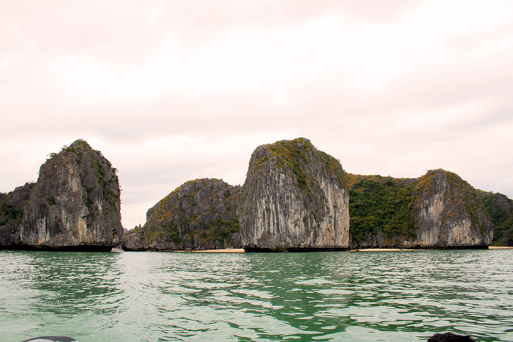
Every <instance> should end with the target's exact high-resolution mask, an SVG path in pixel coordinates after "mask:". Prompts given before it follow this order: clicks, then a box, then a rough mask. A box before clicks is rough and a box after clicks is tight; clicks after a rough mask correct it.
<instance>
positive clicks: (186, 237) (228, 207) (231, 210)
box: [123, 178, 242, 250]
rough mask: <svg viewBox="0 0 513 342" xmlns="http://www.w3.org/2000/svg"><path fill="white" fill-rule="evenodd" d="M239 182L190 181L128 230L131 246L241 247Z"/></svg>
mask: <svg viewBox="0 0 513 342" xmlns="http://www.w3.org/2000/svg"><path fill="white" fill-rule="evenodd" d="M239 197H240V186H231V185H229V184H227V183H225V182H223V181H222V180H219V179H209V178H203V179H197V180H194V181H189V182H186V183H184V184H182V185H181V186H179V187H178V188H177V189H175V190H174V191H173V192H171V193H170V194H169V195H167V196H166V197H164V198H163V199H162V200H161V201H159V202H158V203H157V204H156V205H155V206H153V207H152V208H150V209H149V210H148V212H147V214H146V223H145V225H144V226H143V227H138V228H136V229H134V230H132V231H130V232H129V233H127V234H125V237H124V240H123V243H124V245H125V249H128V250H147V249H152V250H175V249H219V248H241V247H242V245H241V239H240V234H239V219H238V218H237V210H238V207H239Z"/></svg>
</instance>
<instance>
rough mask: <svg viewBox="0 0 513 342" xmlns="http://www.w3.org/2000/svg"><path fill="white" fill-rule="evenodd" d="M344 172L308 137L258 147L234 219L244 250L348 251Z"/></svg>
mask: <svg viewBox="0 0 513 342" xmlns="http://www.w3.org/2000/svg"><path fill="white" fill-rule="evenodd" d="M348 202H349V194H348V191H347V186H346V182H345V176H344V170H343V169H342V166H341V165H340V162H339V161H338V160H337V159H335V158H333V157H332V156H330V155H328V154H326V153H324V152H321V151H318V150H317V149H316V148H315V147H314V146H313V145H312V143H311V142H310V141H309V140H308V139H304V138H298V139H295V140H283V141H278V142H276V143H274V144H268V145H262V146H259V147H258V148H257V149H256V150H255V151H254V152H253V154H252V156H251V160H250V162H249V169H248V173H247V177H246V181H245V183H244V186H243V188H242V193H241V207H240V209H239V220H240V229H241V237H242V241H243V244H244V248H245V249H246V250H248V251H259V250H261V251H266V250H267V251H286V250H289V251H294V250H343V249H347V248H348V247H349V210H348V209H349V206H348Z"/></svg>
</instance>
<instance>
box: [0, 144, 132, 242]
mask: <svg viewBox="0 0 513 342" xmlns="http://www.w3.org/2000/svg"><path fill="white" fill-rule="evenodd" d="M0 199H1V198H0ZM22 202H23V203H22ZM10 203H13V204H10ZM10 205H11V207H9V206H10ZM16 205H18V206H16ZM2 208H6V210H7V211H8V212H9V219H8V220H7V221H6V222H5V224H4V225H0V231H1V232H2V245H3V246H5V247H4V248H7V246H9V248H12V247H17V248H35V249H65V250H109V249H110V248H111V247H113V246H115V245H117V244H119V243H120V242H121V238H122V236H123V228H122V226H121V215H120V189H119V180H118V176H117V175H116V169H115V168H113V167H112V165H111V163H110V162H109V161H108V160H107V159H106V158H105V157H104V156H103V155H102V154H101V152H99V151H95V150H93V149H92V148H91V147H90V146H89V145H88V144H87V142H85V141H83V140H77V141H75V142H74V143H73V144H71V145H70V146H69V147H64V148H63V149H62V151H61V152H60V153H58V154H55V153H52V154H51V155H50V158H49V159H48V160H47V161H46V163H45V164H43V165H42V166H41V168H40V171H39V179H38V181H37V183H35V184H26V185H25V186H24V187H21V188H17V189H16V190H15V191H13V192H12V194H8V195H7V197H6V200H5V201H4V204H2ZM3 212H5V211H4V210H3ZM4 216H5V215H4ZM4 220H5V218H4ZM0 223H4V221H2V222H0ZM9 231H10V234H11V235H9ZM7 240H10V241H12V244H10V245H9V244H8V243H4V241H5V242H8V241H7Z"/></svg>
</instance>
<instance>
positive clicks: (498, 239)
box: [479, 191, 513, 246]
mask: <svg viewBox="0 0 513 342" xmlns="http://www.w3.org/2000/svg"><path fill="white" fill-rule="evenodd" d="M479 194H480V196H481V199H482V200H483V204H484V206H485V208H486V211H487V212H488V215H489V216H490V219H491V220H492V225H493V245H496V246H513V200H511V199H509V198H508V197H506V196H505V195H503V194H500V193H492V192H484V191H480V192H479Z"/></svg>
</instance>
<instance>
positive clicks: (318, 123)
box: [0, 0, 513, 229]
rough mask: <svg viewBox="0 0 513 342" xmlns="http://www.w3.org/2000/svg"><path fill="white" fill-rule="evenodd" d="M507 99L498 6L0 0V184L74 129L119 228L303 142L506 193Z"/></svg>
mask: <svg viewBox="0 0 513 342" xmlns="http://www.w3.org/2000/svg"><path fill="white" fill-rule="evenodd" d="M512 94H513V2H511V1H499V0H489V1H474V0H462V1H454V0H443V1H439V0H430V1H410V0H387V1H378V0H375V1H369V0H337V1H332V0H324V1H303V0H272V1H271V0H258V1H255V0H244V1H239V0H223V1H217V0H186V1H185V0H184V1H173V0H169V1H154V0H144V1H138V0H130V1H129V0H122V1H118V0H111V1H104V0H101V1H97V0H87V1H85V0H80V1H76V0H45V1H35V0H34V1H28V0H17V1H11V0H0V115H1V123H2V125H1V131H2V133H1V134H0V160H2V167H1V168H0V192H9V191H12V190H13V189H14V188H15V187H17V186H20V185H23V184H24V183H25V182H27V181H36V180H37V177H38V171H39V167H40V166H41V164H43V163H44V162H45V161H46V159H47V158H48V155H49V154H50V153H51V152H59V151H60V150H61V149H62V147H63V146H65V145H70V144H71V143H72V142H73V141H75V140H76V139H85V140H86V141H87V142H88V143H89V144H90V145H91V146H92V147H93V148H94V149H97V150H100V151H102V153H103V154H104V156H105V157H106V158H107V159H109V160H110V161H111V163H112V164H113V166H114V167H116V168H117V169H118V170H119V173H118V175H119V178H120V184H121V187H122V194H121V201H122V204H121V208H122V223H123V226H124V227H125V228H129V229H130V228H133V227H134V226H135V225H138V224H144V222H145V219H146V217H145V215H146V211H147V210H148V209H149V208H150V207H152V206H153V205H155V204H156V203H157V202H158V201H159V200H160V199H162V198H163V197H164V196H165V195H167V194H169V193H170V192H171V191H173V190H174V189H175V188H176V187H178V186H179V185H181V184H183V183H184V182H186V181H188V180H193V179H197V178H220V179H223V180H224V181H226V182H228V183H229V184H232V185H237V184H240V185H242V184H243V183H244V179H245V176H246V172H247V167H248V163H249V159H250V156H251V153H252V152H253V150H254V149H255V148H256V147H257V146H259V145H261V144H266V143H273V142H275V141H278V140H283V139H294V138H297V137H306V138H308V139H310V140H311V141H312V143H313V144H314V145H315V146H316V147H317V148H318V149H320V150H322V151H324V152H326V153H328V154H330V155H332V156H334V157H336V158H337V159H339V160H340V162H341V164H342V166H343V168H344V169H345V170H346V171H347V172H350V173H355V174H365V175H369V174H380V175H383V176H388V175H390V176H392V177H409V178H413V177H420V176H422V175H423V174H425V173H426V172H427V171H428V170H432V169H437V168H443V169H445V170H448V171H452V172H455V173H457V174H458V175H459V176H460V177H462V178H463V179H464V180H466V181H468V182H469V183H470V184H471V185H473V186H474V187H476V188H478V189H481V190H485V191H492V192H500V193H503V194H505V195H507V196H508V197H509V198H513V95H512Z"/></svg>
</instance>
